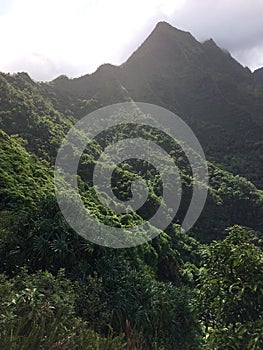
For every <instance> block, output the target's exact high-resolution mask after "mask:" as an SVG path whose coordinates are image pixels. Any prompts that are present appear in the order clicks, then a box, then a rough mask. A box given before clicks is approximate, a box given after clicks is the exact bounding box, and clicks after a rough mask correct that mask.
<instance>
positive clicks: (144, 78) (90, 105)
mask: <svg viewBox="0 0 263 350" xmlns="http://www.w3.org/2000/svg"><path fill="white" fill-rule="evenodd" d="M43 91H44V94H46V95H47V96H49V97H50V98H51V99H52V101H53V102H54V103H55V105H56V108H58V109H59V110H60V111H62V112H64V113H65V112H66V113H68V114H74V115H75V117H76V118H80V117H82V116H83V115H85V114H86V113H88V112H90V111H91V110H94V109H96V108H97V107H98V106H101V105H107V104H111V103H115V102H121V101H126V100H129V99H130V98H132V99H133V100H135V101H144V102H148V103H153V104H157V105H161V106H164V107H166V108H168V109H169V110H172V111H174V112H175V113H178V114H179V115H180V116H181V117H183V118H184V119H185V120H186V121H187V123H188V124H189V125H190V126H191V128H192V129H193V131H194V132H195V133H196V135H197V136H198V138H199V140H200V141H201V143H202V145H203V147H204V149H205V151H206V154H207V156H208V158H209V159H210V160H212V161H215V162H217V163H219V164H220V165H222V166H223V167H224V168H225V169H226V170H229V171H231V172H233V173H234V174H240V175H243V176H245V177H247V178H248V179H249V180H251V181H253V183H254V184H255V185H256V186H258V187H260V188H263V183H262V171H263V169H262V164H263V163H262V161H261V162H259V161H258V159H259V158H260V159H261V160H262V135H263V115H262V109H263V102H262V101H263V88H262V86H259V85H258V84H257V83H256V82H255V79H254V75H253V74H252V73H251V72H250V71H249V69H247V68H244V67H242V66H241V65H240V64H239V63H238V62H237V61H235V60H234V59H233V58H232V57H231V56H230V54H229V53H228V52H225V51H223V50H221V49H220V48H219V47H217V45H216V44H215V42H214V41H213V40H209V41H206V42H205V43H203V44H202V43H199V42H198V41H196V40H195V39H194V37H193V36H192V35H191V34H190V33H187V32H184V31H181V30H178V29H175V28H173V27H172V26H170V25H168V24H167V23H164V22H161V23H159V24H158V25H157V26H156V28H155V30H154V31H153V32H152V34H151V35H150V36H149V37H148V38H147V39H146V41H145V42H144V43H143V44H142V45H141V46H140V47H139V49H138V50H137V51H136V52H134V54H133V55H132V56H131V57H130V58H129V59H128V60H127V62H125V63H124V64H123V65H121V66H120V67H115V66H112V65H108V64H106V65H103V66H101V67H100V68H99V69H98V70H97V71H96V72H95V73H94V74H91V75H86V76H83V77H80V78H77V79H68V78H67V77H65V76H62V77H59V78H57V79H56V80H54V81H52V82H51V83H49V84H48V85H45V84H44V85H43ZM226 149H227V152H226V151H225V150H226Z"/></svg>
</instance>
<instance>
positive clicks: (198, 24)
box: [0, 0, 263, 80]
mask: <svg viewBox="0 0 263 350" xmlns="http://www.w3.org/2000/svg"><path fill="white" fill-rule="evenodd" d="M3 1H4V3H5V5H6V0H3ZM250 3H251V2H249V1H246V0H220V1H218V0H202V1H196V0H125V1H124V0H111V1H108V0H74V1H72V0H11V1H9V4H8V6H5V8H2V11H1V3H0V39H1V55H0V70H2V71H21V70H23V71H28V72H29V73H30V74H31V75H32V77H33V78H35V79H37V80H49V79H52V78H54V77H56V76H57V75H59V74H67V75H69V76H78V75H81V74H85V73H87V72H92V71H94V70H95V69H96V68H97V67H98V66H99V65H100V64H102V63H105V62H110V63H113V64H120V63H121V62H122V61H124V60H125V59H127V58H128V56H129V55H130V54H131V52H132V51H133V50H134V49H136V47H137V46H138V45H139V44H140V43H141V42H142V41H143V40H144V39H145V37H146V36H147V35H148V34H149V33H150V31H151V30H152V29H153V27H154V26H155V24H156V22H157V21H159V20H168V21H170V22H171V23H172V24H174V25H175V26H179V27H181V28H183V29H185V30H188V31H191V32H193V34H194V35H195V36H196V37H197V38H198V39H206V38H207V37H214V38H215V39H216V41H217V42H218V43H219V45H221V46H223V47H225V48H227V49H228V50H230V51H233V52H236V53H237V55H236V56H237V57H241V59H242V57H244V60H245V61H246V62H247V63H246V64H248V65H256V62H261V61H260V59H259V58H256V56H257V55H260V54H259V52H262V51H259V50H256V47H257V44H258V42H259V41H260V40H262V39H261V38H263V33H262V30H263V27H262V25H261V18H262V16H261V14H260V10H261V11H262V1H261V0H254V2H253V7H252V6H251V5H250ZM240 7H241V8H240ZM239 20H240V22H241V23H239V22H238V21H239ZM252 39H253V40H254V44H253V43H252ZM261 43H262V41H261ZM242 45H243V47H242ZM249 45H250V48H248V46H249ZM242 50H248V52H250V53H251V54H253V55H254V56H253V58H249V57H250V56H249V53H248V52H247V54H244V53H243V55H242V53H240V52H241V51H242ZM249 50H250V51H249ZM238 52H239V54H238ZM242 52H243V51H242ZM250 62H251V63H250Z"/></svg>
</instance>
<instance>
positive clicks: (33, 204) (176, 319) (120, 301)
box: [0, 23, 263, 350]
mask: <svg viewBox="0 0 263 350" xmlns="http://www.w3.org/2000/svg"><path fill="white" fill-rule="evenodd" d="M262 96H263V85H262V81H261V80H260V79H259V78H257V79H255V77H254V76H253V74H252V73H251V72H249V70H248V69H245V68H243V67H242V66H240V65H239V64H238V63H237V62H236V61H234V60H233V59H232V57H231V56H230V55H229V54H228V53H225V52H223V51H222V50H220V49H219V48H218V47H217V46H216V44H215V43H214V42H213V41H208V42H206V43H204V44H200V43H198V42H197V41H196V40H195V39H194V38H193V37H192V36H191V35H190V34H189V33H185V32H182V31H179V30H177V29H175V28H172V27H171V26H169V25H168V24H166V23H160V24H158V25H157V27H156V29H155V30H154V32H153V33H152V34H151V35H150V37H149V38H148V39H147V40H146V41H145V43H144V44H143V45H142V46H141V47H140V48H139V49H138V50H137V51H136V52H135V53H134V54H133V55H132V56H131V58H130V59H129V60H128V61H127V62H126V63H125V64H123V65H122V66H120V67H114V66H111V65H104V66H102V67H100V68H99V69H98V70H97V72H96V73H94V74H92V75H88V76H84V77H81V78H78V79H68V78H67V77H64V76H62V77H59V78H57V79H56V80H54V81H52V82H49V83H38V82H34V81H33V80H31V78H30V77H29V76H28V75H27V74H26V73H18V74H14V75H11V74H3V73H0V128H1V130H0V159H1V169H0V199H1V201H0V280H1V283H0V300H1V304H0V348H1V349H3V350H10V349H14V350H15V349H17V350H18V349H19V350H20V349H24V350H27V349H57V350H62V349H63V350H66V349H83V350H89V349H90V350H95V349H98V350H99V349H100V350H119V349H127V350H177V349H178V350H198V349H209V350H210V349H212V350H226V349H227V350H228V349H229V350H230V349H233V350H260V349H262V348H263V333H262V329H263V253H262V231H263V192H262V187H263V182H262V163H263V162H262V157H263V152H262V150H263V146H262V145H263V140H262V134H263V133H262V131H263V104H262V101H261V99H262ZM133 100H135V101H136V100H137V101H138V100H139V101H144V102H149V103H155V104H157V105H161V106H164V107H166V108H168V109H170V110H171V111H174V112H176V113H178V114H179V115H180V116H181V117H183V118H184V119H185V120H186V121H187V123H189V125H190V126H191V127H192V129H193V130H194V131H195V133H196V134H197V136H198V138H199V139H200V141H201V143H202V145H203V146H204V150H205V152H206V155H207V158H208V168H209V184H208V197H207V201H206V204H205V208H204V210H203V212H202V214H201V216H200V218H199V219H198V221H197V222H196V224H195V225H194V227H193V228H192V229H191V230H190V231H189V232H184V231H183V230H182V228H181V223H182V220H183V217H184V215H185V213H186V211H187V207H188V205H189V202H190V200H191V195H192V187H193V178H192V173H191V167H190V164H189V162H188V160H187V158H186V156H185V155H184V153H183V152H182V150H181V149H180V147H178V145H177V144H176V142H175V141H174V140H171V139H170V138H169V137H168V136H167V135H166V134H164V133H162V132H158V131H156V130H155V129H154V128H152V129H151V128H146V127H145V128H140V131H138V130H137V129H133V128H132V127H131V126H126V127H123V128H119V129H118V128H117V129H116V128H115V129H114V128H113V129H112V130H109V131H108V133H102V134H101V135H99V136H98V137H97V138H96V139H95V140H94V142H93V143H92V144H90V145H89V147H87V149H86V150H85V152H84V153H83V156H82V157H81V160H80V164H79V168H78V175H79V188H80V193H81V196H82V199H83V201H84V203H85V205H86V206H87V207H88V208H89V210H91V212H92V213H93V214H94V215H95V216H96V217H97V218H98V219H99V220H101V221H103V222H106V223H107V224H108V225H110V226H113V227H129V226H130V225H132V224H134V223H137V224H138V223H141V222H143V221H144V220H147V219H148V218H149V217H151V216H152V214H153V213H154V212H155V211H156V209H157V208H158V205H159V204H160V200H161V197H162V183H161V180H160V177H159V174H158V173H157V172H156V170H155V169H154V168H153V167H152V166H149V164H148V163H147V162H145V161H137V162H136V161H134V160H130V161H129V160H127V161H125V162H123V163H122V164H120V165H119V166H118V168H117V169H116V172H114V174H113V179H112V187H113V191H114V193H115V194H116V195H117V196H118V197H119V198H120V199H121V200H127V199H129V198H130V196H131V183H132V182H133V181H134V179H135V178H137V177H138V176H140V177H142V178H145V179H146V180H147V185H148V188H149V196H148V198H147V201H146V203H145V205H144V206H143V208H142V210H141V211H140V210H139V211H137V212H136V213H135V214H132V213H124V214H116V213H113V212H112V211H111V210H110V209H108V208H107V207H105V206H103V205H102V204H101V203H100V202H99V199H98V198H97V197H96V195H94V189H93V184H92V178H91V175H90V174H91V173H92V170H93V169H94V164H95V163H96V161H97V159H98V157H99V155H100V154H101V152H103V150H104V149H105V147H106V146H107V145H109V144H111V143H112V142H116V141H118V140H120V139H125V137H128V136H130V135H132V133H134V135H137V136H138V135H140V136H141V137H143V138H147V139H149V140H151V141H153V142H155V143H156V144H158V145H160V146H161V147H163V148H164V149H165V150H166V151H167V152H168V153H169V154H170V156H171V157H172V158H173V159H174V161H175V162H176V164H177V165H178V167H179V169H180V176H181V181H182V187H183V198H182V203H181V205H180V208H179V211H178V214H177V215H176V217H175V218H174V220H173V222H172V223H171V224H170V225H169V226H168V227H167V228H166V229H165V231H163V232H161V233H160V235H158V237H156V238H154V239H153V240H151V241H149V242H147V243H145V244H143V245H140V246H136V247H132V248H126V249H114V248H107V247H103V246H99V245H96V244H94V243H91V242H89V241H88V240H85V239H84V238H82V237H81V236H79V235H78V234H77V233H76V232H74V230H73V229H72V228H71V227H70V226H69V225H68V223H67V222H66V221H65V219H64V217H63V215H62V213H61V211H60V209H59V207H58V204H57V200H56V196H55V191H54V182H53V172H54V164H55V158H56V155H57V151H58V148H59V146H60V144H61V141H62V140H63V138H64V136H65V135H66V133H67V131H68V130H69V129H70V127H71V126H72V125H73V124H74V123H75V122H76V121H77V120H78V118H81V117H82V116H84V115H86V114H87V113H88V112H90V111H93V110H95V109H97V108H99V107H101V106H105V105H107V104H110V103H114V102H123V101H133ZM73 151H74V150H69V152H73Z"/></svg>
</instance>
